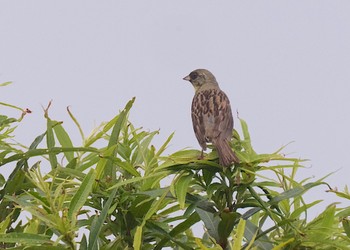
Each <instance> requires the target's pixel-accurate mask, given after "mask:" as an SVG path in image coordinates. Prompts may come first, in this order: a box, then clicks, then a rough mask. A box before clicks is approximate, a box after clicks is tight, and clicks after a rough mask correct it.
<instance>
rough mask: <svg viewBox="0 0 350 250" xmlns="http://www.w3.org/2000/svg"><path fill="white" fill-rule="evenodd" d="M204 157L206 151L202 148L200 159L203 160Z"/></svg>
mask: <svg viewBox="0 0 350 250" xmlns="http://www.w3.org/2000/svg"><path fill="white" fill-rule="evenodd" d="M203 158H204V152H203V149H202V152H201V155H200V156H199V157H198V160H203Z"/></svg>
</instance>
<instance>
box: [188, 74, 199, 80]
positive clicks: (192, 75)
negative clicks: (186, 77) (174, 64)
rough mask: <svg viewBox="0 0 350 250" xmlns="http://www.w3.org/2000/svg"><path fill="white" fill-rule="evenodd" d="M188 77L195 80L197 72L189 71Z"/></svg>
mask: <svg viewBox="0 0 350 250" xmlns="http://www.w3.org/2000/svg"><path fill="white" fill-rule="evenodd" d="M190 77H191V79H192V80H196V78H197V77H198V73H197V72H191V74H190Z"/></svg>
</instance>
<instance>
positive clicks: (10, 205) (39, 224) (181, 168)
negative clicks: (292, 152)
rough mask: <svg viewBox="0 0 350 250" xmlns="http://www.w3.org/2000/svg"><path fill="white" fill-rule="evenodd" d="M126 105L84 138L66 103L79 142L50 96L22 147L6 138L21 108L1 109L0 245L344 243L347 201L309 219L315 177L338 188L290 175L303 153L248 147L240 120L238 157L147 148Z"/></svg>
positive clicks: (146, 134)
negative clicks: (233, 160)
mask: <svg viewBox="0 0 350 250" xmlns="http://www.w3.org/2000/svg"><path fill="white" fill-rule="evenodd" d="M133 103H134V99H132V100H130V101H129V102H128V103H127V104H126V106H125V108H124V109H123V110H121V111H120V112H119V114H118V115H116V116H115V117H114V118H112V119H111V120H110V121H108V122H106V123H103V124H101V126H99V127H98V128H96V129H95V130H94V131H93V132H92V133H91V134H90V135H89V136H85V135H84V133H83V132H82V131H83V130H82V129H81V126H80V124H79V123H78V121H77V119H76V118H75V117H74V115H73V114H72V113H71V112H70V111H69V110H68V112H69V114H70V116H71V118H72V120H73V121H74V122H75V124H76V125H77V128H78V130H79V132H80V134H81V137H82V145H81V146H79V147H76V146H74V145H73V142H72V141H71V138H70V136H69V135H68V133H67V131H66V130H65V128H64V126H63V123H62V122H60V121H55V120H52V119H51V118H50V116H49V106H50V105H49V106H48V108H47V109H46V110H45V112H44V117H45V120H46V130H45V131H43V133H42V134H40V135H38V136H37V137H36V138H35V139H34V140H33V142H32V143H31V145H29V146H28V147H23V146H22V145H20V144H19V143H14V142H12V134H13V133H14V131H15V128H16V126H17V124H18V123H19V122H20V121H21V119H22V118H23V116H24V115H23V114H24V113H26V112H25V111H22V109H20V110H21V112H22V114H21V117H20V118H18V119H13V118H8V117H7V116H5V115H0V168H4V167H7V168H10V167H12V168H13V171H12V173H11V174H10V176H9V177H8V178H5V177H4V176H2V175H0V177H1V180H2V182H1V183H0V184H1V186H2V189H1V191H0V242H1V243H0V248H6V249H163V248H171V249H349V247H350V238H349V236H350V226H349V225H350V224H349V219H348V216H349V214H350V208H349V207H345V208H339V207H338V205H337V204H330V205H329V206H327V207H326V209H325V210H324V211H322V212H320V213H319V214H318V216H316V218H311V219H309V214H310V211H311V209H312V208H314V206H315V205H317V204H319V203H320V202H321V200H315V201H311V202H307V201H305V200H304V198H303V195H304V194H305V193H306V192H308V191H309V190H311V189H314V188H317V187H319V186H321V187H323V188H326V189H328V191H329V192H331V193H335V194H336V195H338V196H339V197H340V198H342V199H349V197H350V195H349V192H348V191H347V190H345V191H344V192H339V191H337V190H332V189H331V188H330V187H329V185H328V184H327V183H326V182H324V181H323V179H319V180H316V181H311V180H310V179H308V178H305V179H302V180H298V179H297V172H298V171H302V163H303V160H300V159H297V158H288V157H285V156H284V155H283V154H282V153H281V152H282V150H283V148H280V149H279V150H277V151H276V152H273V153H271V154H258V153H256V152H255V150H254V149H253V147H252V144H251V139H250V135H249V130H248V126H247V124H246V122H245V121H244V120H242V119H240V124H241V127H242V137H241V136H240V135H239V134H238V133H237V131H234V139H233V141H232V147H233V148H234V150H235V152H236V153H237V155H238V157H239V159H240V163H239V164H234V165H233V166H231V167H228V168H224V167H222V166H220V165H219V163H218V157H217V153H216V152H215V150H213V151H212V152H210V153H208V154H206V155H205V157H204V159H198V156H199V155H200V151H198V150H190V149H185V150H180V151H178V152H175V153H173V154H171V155H168V156H164V150H165V149H166V148H167V146H168V144H169V142H170V141H171V139H172V137H173V134H172V135H170V136H169V137H168V139H167V140H166V141H165V142H164V143H163V145H161V146H160V147H159V149H157V148H156V147H155V146H154V145H152V140H153V138H154V136H156V135H157V134H158V133H159V131H152V132H150V131H145V130H143V129H142V128H135V127H134V126H133V125H132V123H130V121H129V120H128V114H129V112H130V109H131V107H132V105H133ZM6 106H7V107H10V108H17V107H14V106H12V105H8V104H6ZM17 109H19V108H17ZM201 228H203V230H201ZM198 231H202V232H198Z"/></svg>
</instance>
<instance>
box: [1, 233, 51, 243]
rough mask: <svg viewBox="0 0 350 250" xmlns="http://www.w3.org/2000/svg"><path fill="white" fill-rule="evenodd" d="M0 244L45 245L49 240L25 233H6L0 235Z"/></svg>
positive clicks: (46, 237) (41, 236)
mask: <svg viewBox="0 0 350 250" xmlns="http://www.w3.org/2000/svg"><path fill="white" fill-rule="evenodd" d="M0 242H4V243H19V244H24V245H36V244H46V243H49V242H50V238H49V237H48V236H44V235H38V234H27V233H6V234H0Z"/></svg>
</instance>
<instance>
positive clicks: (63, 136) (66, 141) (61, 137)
mask: <svg viewBox="0 0 350 250" xmlns="http://www.w3.org/2000/svg"><path fill="white" fill-rule="evenodd" d="M53 129H54V131H55V134H56V137H57V140H58V141H59V143H60V144H61V146H62V147H63V148H73V143H72V141H71V139H70V138H69V135H68V134H67V132H66V130H65V129H64V128H63V126H62V124H57V125H56V126H54V127H53ZM64 155H65V156H66V158H67V160H68V161H71V160H72V159H73V158H74V153H73V152H64Z"/></svg>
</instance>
